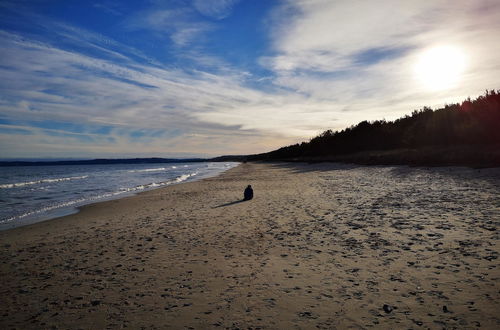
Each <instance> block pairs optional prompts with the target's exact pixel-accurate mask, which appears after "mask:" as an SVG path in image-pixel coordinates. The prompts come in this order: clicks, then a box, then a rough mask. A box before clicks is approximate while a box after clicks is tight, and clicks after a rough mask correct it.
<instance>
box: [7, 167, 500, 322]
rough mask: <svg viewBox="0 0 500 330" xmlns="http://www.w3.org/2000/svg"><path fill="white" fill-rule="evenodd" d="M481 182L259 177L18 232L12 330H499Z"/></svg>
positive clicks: (486, 191) (491, 208) (491, 228)
mask: <svg viewBox="0 0 500 330" xmlns="http://www.w3.org/2000/svg"><path fill="white" fill-rule="evenodd" d="M468 171H469V170H468ZM470 171H472V170H470ZM470 171H469V172H470ZM483 171H484V170H483ZM469 172H466V173H465V174H463V173H462V172H460V173H459V174H456V173H455V170H451V172H450V173H449V174H448V173H447V172H446V171H445V170H437V169H428V170H425V169H409V168H406V167H362V166H348V165H338V164H316V165H307V164H250V163H248V164H242V165H240V166H238V167H236V168H234V169H231V170H229V171H227V172H225V173H224V174H222V175H220V176H218V177H215V178H210V179H205V180H202V181H198V182H192V183H184V184H180V185H175V186H170V187H166V188H162V189H157V190H154V191H149V192H145V193H141V194H139V195H137V196H132V197H128V198H124V199H120V200H115V201H108V202H104V203H98V204H93V205H89V206H86V207H84V208H82V210H81V212H80V213H78V214H75V215H71V216H68V217H64V218H59V219H54V220H50V221H46V222H42V223H38V224H34V225H31V226H27V227H21V228H17V229H13V230H8V231H3V232H0V251H1V254H0V255H1V264H0V274H1V289H0V302H1V303H0V316H1V321H0V328H2V329H11V328H13V329H21V328H23V329H51V328H54V329H68V328H71V329H105V328H111V329H116V328H132V329H139V328H146V329H156V328H158V329H165V328H172V329H183V328H194V329H206V328H230V329H236V328H244V329H247V328H252V329H258V328H264V329H314V328H320V329H346V328H352V329H364V328H380V329H403V328H404V329H411V328H413V329H419V328H431V329H439V328H458V329H476V328H484V329H498V328H500V314H499V313H498V310H500V269H499V263H498V259H497V257H498V254H499V247H498V240H499V235H498V224H499V222H500V197H499V196H500V186H499V184H500V177H498V176H496V174H497V173H499V172H498V171H496V172H493V174H492V176H491V175H490V176H488V175H486V176H485V175H484V174H482V176H481V177H480V178H479V179H474V178H471V179H470V180H469V179H468V178H469V177H470V173H469ZM436 173H437V174H436ZM483 173H484V172H483ZM248 184H251V185H252V186H253V187H254V192H255V198H254V199H253V200H251V201H246V202H238V201H239V200H240V199H241V198H242V193H243V189H244V188H245V187H246V186H247V185H248Z"/></svg>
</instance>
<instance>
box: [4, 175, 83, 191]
mask: <svg viewBox="0 0 500 330" xmlns="http://www.w3.org/2000/svg"><path fill="white" fill-rule="evenodd" d="M85 178H88V175H84V176H71V177H67V178H56V179H43V180H36V181H29V182H17V183H6V184H1V185H0V189H9V188H18V187H24V186H31V185H35V184H42V183H51V182H61V181H71V180H81V179H85Z"/></svg>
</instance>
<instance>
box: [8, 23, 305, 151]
mask: <svg viewBox="0 0 500 330" xmlns="http://www.w3.org/2000/svg"><path fill="white" fill-rule="evenodd" d="M74 31H75V34H74V35H73V37H74V38H76V39H77V38H78V30H74ZM54 37H55V39H58V38H57V36H54ZM85 40H86V38H85V33H83V34H82V39H81V41H82V45H84V44H85V43H86V41H85ZM0 42H1V43H2V45H4V47H3V48H2V50H1V51H0V52H1V53H0V55H1V58H2V63H1V64H2V65H1V67H0V74H2V77H3V78H4V79H3V80H2V81H0V90H1V91H2V99H0V114H1V117H0V118H4V119H8V120H9V121H10V124H7V125H10V126H11V127H10V128H11V130H10V134H8V136H7V135H3V137H2V143H5V144H4V147H5V146H7V145H8V146H12V145H13V144H16V143H17V144H18V146H19V145H21V144H22V143H26V146H23V148H19V147H18V148H11V149H9V150H11V151H10V152H12V151H13V150H17V151H16V152H18V153H28V154H29V152H36V150H37V149H38V150H46V152H50V153H52V152H56V153H59V152H60V153H63V151H67V152H69V151H70V150H72V148H73V150H80V151H82V152H83V151H87V152H89V150H91V149H92V148H90V147H89V146H90V145H92V146H94V147H95V149H92V150H94V151H93V152H94V153H99V152H104V151H105V150H108V151H109V152H111V151H113V152H114V153H124V152H126V150H132V149H134V148H136V149H137V150H142V151H144V152H150V153H152V154H153V153H154V154H158V153H160V152H166V151H168V152H170V153H179V154H182V153H184V152H188V153H191V154H196V153H198V154H211V155H217V154H222V153H229V152H231V153H241V152H259V151H260V150H262V149H269V148H270V146H269V145H268V143H272V142H271V141H274V143H272V145H273V146H275V147H277V146H279V144H277V141H281V142H283V141H286V140H287V138H285V136H286V135H288V134H289V133H288V132H286V133H285V131H286V130H287V128H288V126H287V122H290V120H284V119H283V118H282V119H280V118H278V117H276V118H275V120H276V123H277V124H279V125H281V126H280V127H279V128H276V127H275V128H272V127H270V126H269V125H267V124H266V125H262V124H260V125H259V120H261V121H268V119H269V114H270V113H272V112H273V111H274V109H273V108H274V107H276V106H281V107H284V108H285V107H286V105H287V101H286V98H284V97H282V98H280V102H279V103H276V101H275V97H274V95H270V94H266V93H264V92H262V91H259V90H255V89H251V88H248V87H245V80H246V79H247V76H246V75H245V74H241V73H234V72H232V71H231V70H224V73H223V74H215V73H209V72H204V71H198V70H192V71H185V70H180V69H176V68H168V67H164V66H163V67H162V66H157V65H152V64H150V63H147V62H145V61H137V60H134V58H133V56H128V55H124V54H121V55H122V57H123V58H122V59H121V60H120V61H112V60H110V59H109V58H108V56H107V54H108V50H107V49H103V50H102V52H101V53H95V52H94V53H93V56H90V55H87V54H85V51H83V52H81V51H80V52H76V51H74V50H65V49H62V48H59V47H57V46H54V45H52V44H50V43H44V42H40V41H37V40H31V39H28V38H26V37H21V36H19V35H17V34H14V33H10V32H6V31H2V32H0ZM94 42H95V44H94ZM93 45H94V46H95V45H98V46H99V47H105V46H106V45H104V44H100V43H99V42H98V41H93ZM79 49H80V50H81V49H82V47H80V48H79ZM98 55H102V56H101V57H99V56H98ZM266 104H267V107H266ZM243 108H244V109H245V110H244V111H242V110H241V109H243ZM266 108H267V109H268V111H266V110H265V109H266ZM239 109H240V110H239ZM283 111H285V110H283ZM266 113H267V115H266ZM227 114H230V115H227ZM266 116H267V118H266ZM304 117H305V116H304ZM27 118H29V119H30V121H27ZM256 118H260V119H258V120H256ZM46 122H49V123H53V125H52V126H50V127H47V126H45V124H44V123H46ZM72 123H79V125H74V124H72ZM103 127H104V128H103ZM12 129H17V131H12ZM4 131H5V130H4ZM26 131H29V132H31V134H30V136H29V137H26V136H25V135H26V134H25V133H26ZM16 132H17V133H16ZM264 132H265V133H264ZM19 135H23V136H19ZM264 135H266V136H265V137H264ZM292 135H293V134H292ZM17 137H19V139H17ZM239 138H241V139H242V141H239V140H238V139H239ZM34 140H36V141H37V142H36V143H34V142H33V141H34ZM27 141H31V144H29V143H28V142H27ZM55 141H58V142H55ZM243 141H246V142H243ZM249 141H253V142H252V143H249ZM263 141H266V142H265V143H264V142H263ZM141 144H143V145H144V144H146V145H147V147H140V146H141ZM42 145H43V148H42V147H41V146H42ZM62 145H64V146H62ZM242 145H244V146H245V148H244V149H239V148H240V147H241V146H242ZM237 146H238V147H237ZM9 148H10V147H9ZM18 156H19V155H18Z"/></svg>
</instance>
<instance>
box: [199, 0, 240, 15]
mask: <svg viewBox="0 0 500 330" xmlns="http://www.w3.org/2000/svg"><path fill="white" fill-rule="evenodd" d="M239 1H240V0H193V6H194V8H196V10H198V11H199V12H200V13H201V14H202V15H205V16H208V17H210V18H214V19H223V18H225V17H227V16H229V15H230V14H231V11H232V9H233V6H234V5H235V4H236V3H238V2H239Z"/></svg>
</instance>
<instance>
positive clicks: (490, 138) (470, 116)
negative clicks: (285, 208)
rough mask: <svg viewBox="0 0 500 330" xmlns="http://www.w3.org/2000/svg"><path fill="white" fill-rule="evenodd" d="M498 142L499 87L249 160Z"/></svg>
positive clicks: (325, 132)
mask: <svg viewBox="0 0 500 330" xmlns="http://www.w3.org/2000/svg"><path fill="white" fill-rule="evenodd" d="M477 145H480V146H494V145H500V90H496V91H495V90H487V91H486V92H485V94H484V95H481V96H479V97H478V98H476V99H474V100H471V99H470V98H468V99H466V100H465V101H463V102H461V103H456V104H450V105H446V106H444V107H443V108H441V109H437V110H433V109H431V108H429V107H424V108H423V109H420V110H415V111H413V112H412V113H411V115H406V116H404V117H402V118H399V119H396V120H394V121H385V120H376V121H372V122H369V121H362V122H360V123H359V124H357V125H354V126H351V127H348V128H346V129H343V130H341V131H332V130H327V131H324V132H323V133H321V134H320V135H318V136H316V137H314V138H312V139H311V140H310V141H308V142H302V143H297V144H294V145H290V146H287V147H283V148H280V149H278V150H274V151H271V152H268V153H264V154H259V155H253V156H250V157H249V158H248V159H249V160H274V159H276V160H277V159H281V160H286V159H301V158H302V159H308V158H313V157H328V156H339V155H346V154H352V153H359V152H365V151H376V150H378V151H384V150H394V149H419V148H430V147H440V148H441V147H453V148H456V147H457V146H468V147H470V146H477Z"/></svg>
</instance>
